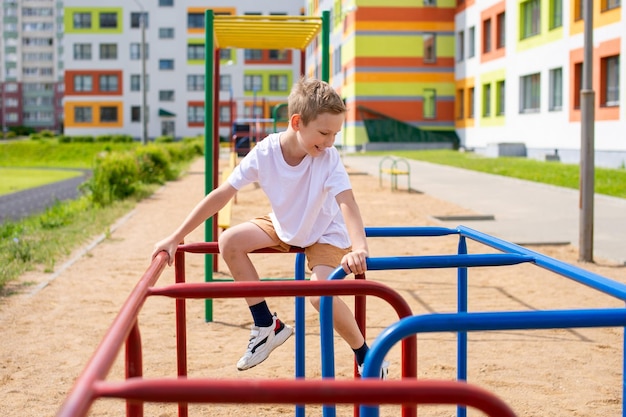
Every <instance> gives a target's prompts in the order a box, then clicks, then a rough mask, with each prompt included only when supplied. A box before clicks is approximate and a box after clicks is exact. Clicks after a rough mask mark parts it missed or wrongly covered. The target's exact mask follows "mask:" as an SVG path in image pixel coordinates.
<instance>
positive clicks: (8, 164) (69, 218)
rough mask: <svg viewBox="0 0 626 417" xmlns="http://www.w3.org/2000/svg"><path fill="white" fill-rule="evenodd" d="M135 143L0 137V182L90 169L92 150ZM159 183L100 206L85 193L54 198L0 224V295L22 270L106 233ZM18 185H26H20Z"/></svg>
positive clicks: (47, 265) (46, 265)
mask: <svg viewBox="0 0 626 417" xmlns="http://www.w3.org/2000/svg"><path fill="white" fill-rule="evenodd" d="M168 145H169V144H168ZM137 146H141V145H139V144H138V143H112V142H105V143H58V142H57V141H56V140H52V139H46V140H37V141H35V140H18V141H8V142H0V183H2V184H1V185H2V186H5V185H6V184H5V183H8V181H5V177H6V178H8V173H9V172H10V171H15V172H17V173H18V175H19V174H22V176H25V175H24V173H25V172H38V173H37V175H28V176H29V177H32V178H29V181H34V182H31V183H30V184H31V185H33V186H35V185H36V184H37V183H38V182H41V179H39V180H37V181H36V180H34V177H36V176H42V173H43V174H45V175H46V176H47V177H48V178H46V180H50V181H52V179H51V178H49V177H50V176H51V175H52V173H53V172H55V173H56V172H62V173H63V174H64V175H68V174H70V175H75V174H76V173H75V172H72V171H61V170H49V169H45V170H39V169H38V168H87V169H92V168H93V164H94V161H95V158H96V156H97V155H98V153H100V152H104V151H125V150H131V149H133V148H135V147H137ZM172 146H176V145H175V144H173V145H172ZM190 163H191V161H178V162H176V163H175V166H174V167H173V169H174V170H175V171H176V172H181V171H182V170H184V169H186V167H188V166H189V164H190ZM25 170H26V171H25ZM39 171H41V172H39ZM5 174H6V176H5ZM60 179H62V178H60ZM159 186H160V185H159V184H145V185H142V189H141V191H140V192H139V193H137V195H133V196H132V197H130V198H127V199H125V200H123V201H114V202H113V203H112V204H110V205H106V206H104V207H102V206H99V205H94V204H93V202H92V201H91V199H90V198H89V197H87V196H83V197H80V198H78V199H76V200H71V201H66V202H59V203H57V204H56V205H55V206H53V207H51V208H49V209H47V210H46V211H45V212H44V213H42V214H37V215H33V216H30V217H28V218H26V219H23V220H20V221H15V222H11V221H9V222H5V223H4V224H0V296H2V295H10V294H11V293H13V292H15V291H20V290H21V288H20V285H27V284H20V283H15V284H13V283H12V282H14V281H15V280H16V279H17V278H19V277H20V276H21V275H22V274H23V273H24V272H26V271H30V270H35V269H36V270H42V271H44V272H52V271H53V270H54V267H55V264H56V263H57V262H58V260H59V259H62V257H64V256H67V255H68V254H69V253H71V252H72V251H73V250H74V249H76V248H77V247H79V246H80V245H84V244H86V243H87V242H90V241H92V240H93V238H94V236H97V235H99V234H102V233H104V234H108V233H109V230H110V226H111V224H113V223H114V222H115V221H116V220H117V219H119V218H120V217H121V216H123V215H124V214H125V213H127V212H128V211H129V210H130V209H132V208H133V206H134V205H135V204H136V202H137V201H138V200H139V199H141V198H142V197H146V196H148V195H150V194H152V192H154V190H155V189H156V188H157V187H159ZM11 187H13V186H11ZM23 187H24V188H27V186H26V185H23ZM0 192H1V191H0ZM9 283H11V284H10V285H9Z"/></svg>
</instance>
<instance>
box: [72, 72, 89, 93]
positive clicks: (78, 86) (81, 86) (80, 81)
mask: <svg viewBox="0 0 626 417" xmlns="http://www.w3.org/2000/svg"><path fill="white" fill-rule="evenodd" d="M74 91H93V78H92V77H91V75H75V76H74Z"/></svg>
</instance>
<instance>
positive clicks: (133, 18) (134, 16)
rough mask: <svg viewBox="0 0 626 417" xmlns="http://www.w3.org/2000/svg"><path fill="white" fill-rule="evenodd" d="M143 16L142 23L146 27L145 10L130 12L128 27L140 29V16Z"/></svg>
mask: <svg viewBox="0 0 626 417" xmlns="http://www.w3.org/2000/svg"><path fill="white" fill-rule="evenodd" d="M142 16H143V24H144V25H145V27H146V28H147V27H148V13H147V12H132V13H131V14H130V27H131V28H133V29H141V17H142Z"/></svg>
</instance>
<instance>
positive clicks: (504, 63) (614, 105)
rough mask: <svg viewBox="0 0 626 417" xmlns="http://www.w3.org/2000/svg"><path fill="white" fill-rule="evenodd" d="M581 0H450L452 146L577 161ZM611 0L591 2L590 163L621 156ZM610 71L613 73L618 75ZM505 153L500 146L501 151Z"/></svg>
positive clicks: (617, 35)
mask: <svg viewBox="0 0 626 417" xmlns="http://www.w3.org/2000/svg"><path fill="white" fill-rule="evenodd" d="M583 4H584V1H583V0H571V1H567V0H500V1H490V0H481V1H475V0H465V1H459V6H458V8H457V11H456V17H455V28H456V29H455V30H456V72H455V82H456V105H455V120H456V131H457V133H458V135H459V137H460V139H461V144H462V146H465V147H466V148H471V149H475V150H476V151H477V152H481V153H485V154H488V155H494V154H498V153H499V152H502V151H503V149H506V146H509V145H519V144H521V145H522V147H520V146H513V147H512V148H509V149H512V150H513V151H512V152H513V153H515V152H518V151H520V150H521V151H522V152H525V153H526V154H527V156H528V157H532V158H536V159H545V158H546V157H554V156H555V154H556V155H558V157H559V159H560V160H561V161H564V162H569V163H578V162H579V160H580V148H581V136H582V135H581V109H580V101H581V100H580V93H579V91H580V89H581V87H582V66H583V51H584V36H583V35H584V27H583ZM625 17H626V16H624V9H623V8H622V7H621V4H620V0H597V1H594V2H593V48H592V49H593V59H592V61H593V62H592V64H591V65H592V71H593V77H592V80H593V81H592V84H593V86H592V88H593V90H594V92H595V106H594V107H595V110H594V111H595V122H594V137H595V159H596V165H598V166H607V167H623V166H624V164H625V163H626V108H625V107H626V106H623V105H621V101H620V97H621V98H622V100H623V97H624V82H623V80H624V78H625V77H624V75H625V71H624V68H623V66H620V57H621V55H623V54H624V52H625V48H626V42H625V37H626V20H625ZM620 80H622V82H621V83H620ZM504 152H505V153H506V152H507V151H506V150H504Z"/></svg>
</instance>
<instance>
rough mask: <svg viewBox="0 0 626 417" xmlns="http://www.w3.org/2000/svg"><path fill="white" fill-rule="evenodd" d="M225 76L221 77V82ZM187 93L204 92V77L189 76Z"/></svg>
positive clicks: (199, 75) (198, 75)
mask: <svg viewBox="0 0 626 417" xmlns="http://www.w3.org/2000/svg"><path fill="white" fill-rule="evenodd" d="M222 77H223V75H220V80H221V79H222ZM187 91H204V75H201V74H192V75H187Z"/></svg>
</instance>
